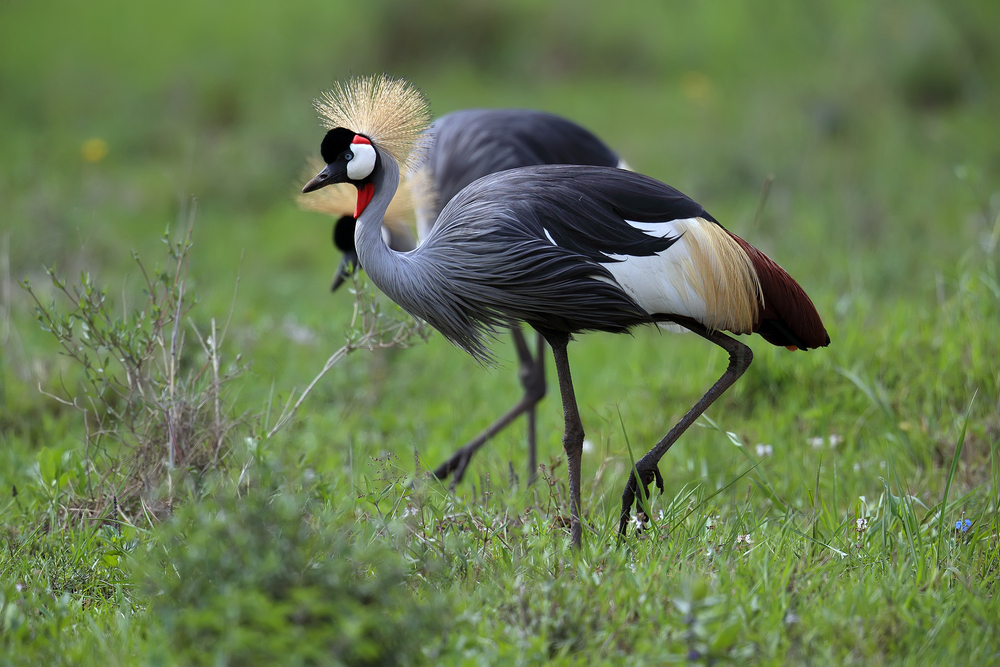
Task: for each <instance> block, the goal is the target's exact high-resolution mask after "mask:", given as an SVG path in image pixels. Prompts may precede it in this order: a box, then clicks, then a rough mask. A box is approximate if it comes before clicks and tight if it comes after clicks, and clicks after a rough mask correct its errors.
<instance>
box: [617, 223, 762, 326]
mask: <svg viewBox="0 0 1000 667" xmlns="http://www.w3.org/2000/svg"><path fill="white" fill-rule="evenodd" d="M626 222H627V223H628V224H629V225H631V226H632V227H634V228H635V229H638V230H641V231H642V232H644V233H646V234H648V235H649V236H651V237H654V238H664V237H666V236H673V237H680V238H678V240H677V241H676V242H675V243H674V244H673V245H672V246H670V247H669V248H667V249H666V250H663V251H661V252H659V253H657V254H655V255H649V256H648V257H635V256H632V255H609V256H610V257H612V258H613V259H615V260H619V261H616V262H609V263H607V264H603V266H604V268H606V269H607V270H608V271H610V272H611V274H612V275H613V276H614V277H615V280H617V281H618V284H619V285H621V287H622V288H623V289H624V290H625V292H626V293H627V294H628V295H629V296H631V297H632V298H633V299H635V301H636V303H638V304H639V305H640V306H641V307H642V308H643V309H644V310H645V311H646V312H648V313H650V314H651V315H655V314H666V315H683V316H685V317H690V318H692V319H694V320H697V321H698V322H700V323H702V324H704V325H705V326H706V327H709V328H710V329H715V330H727V331H733V332H736V333H749V332H751V331H752V330H753V327H754V325H755V323H756V319H757V312H758V299H759V294H760V285H759V282H758V280H757V274H756V272H755V271H754V269H753V265H752V264H751V263H750V259H749V257H747V256H746V253H745V252H743V250H742V248H740V247H739V245H738V244H737V243H736V242H735V241H733V240H732V239H731V237H729V236H728V234H726V232H725V230H723V229H722V228H721V227H719V226H718V225H716V224H714V223H712V222H709V221H707V220H703V219H702V218H686V219H681V220H671V221H669V222H635V221H632V220H626ZM665 328H666V327H665Z"/></svg>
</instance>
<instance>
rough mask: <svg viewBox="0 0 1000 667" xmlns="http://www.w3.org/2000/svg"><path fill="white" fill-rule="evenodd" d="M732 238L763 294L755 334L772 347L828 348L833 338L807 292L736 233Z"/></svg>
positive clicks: (731, 234)
mask: <svg viewBox="0 0 1000 667" xmlns="http://www.w3.org/2000/svg"><path fill="white" fill-rule="evenodd" d="M729 235H730V236H732V237H733V238H734V239H735V240H736V242H737V243H739V244H740V247H741V248H743V250H744V251H745V252H746V254H747V256H748V257H750V261H751V262H753V266H754V268H755V269H756V270H757V278H758V279H759V280H760V288H761V290H762V291H763V293H764V308H763V310H761V312H760V318H759V320H758V322H757V326H756V328H755V329H754V332H755V333H759V334H760V335H761V336H762V337H763V338H764V340H766V341H767V342H768V343H771V344H772V345H779V346H784V347H788V348H791V349H796V348H797V349H800V350H808V349H811V348H814V347H826V346H827V345H829V344H830V336H829V334H827V333H826V328H825V327H824V326H823V321H822V320H821V319H820V317H819V313H817V312H816V306H814V305H813V302H812V300H811V299H810V298H809V296H808V295H806V293H805V290H803V289H802V287H800V286H799V284H798V283H797V282H795V280H794V279H793V278H792V277H791V276H790V275H788V273H787V272H786V271H785V270H784V269H783V268H781V267H780V266H778V265H777V264H776V263H775V262H774V261H773V260H772V259H771V258H770V257H768V256H767V255H765V254H764V253H762V252H761V251H760V250H757V249H756V248H754V247H753V246H752V245H750V244H749V243H747V242H746V241H744V240H743V239H741V238H740V237H738V236H736V234H733V233H732V232H730V233H729Z"/></svg>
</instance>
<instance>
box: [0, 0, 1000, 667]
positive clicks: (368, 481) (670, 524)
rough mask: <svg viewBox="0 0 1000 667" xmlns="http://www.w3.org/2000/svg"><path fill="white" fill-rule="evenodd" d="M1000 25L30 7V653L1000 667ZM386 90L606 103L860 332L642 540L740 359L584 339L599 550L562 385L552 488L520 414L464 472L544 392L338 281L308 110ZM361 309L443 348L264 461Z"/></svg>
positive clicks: (318, 407)
mask: <svg viewBox="0 0 1000 667" xmlns="http://www.w3.org/2000/svg"><path fill="white" fill-rule="evenodd" d="M997 26H1000V5H997V4H996V3H991V2H972V1H965V2H930V1H927V0H916V1H911V2H902V1H892V2H882V3H874V2H862V1H860V0H850V1H846V2H844V1H841V2H826V3H811V4H810V3H803V4H802V5H801V6H799V5H793V4H789V3H781V2H763V3H752V4H747V3H737V2H731V1H729V0H726V1H724V2H720V3H675V2H670V3H662V2H639V3H633V5H630V9H628V10H627V11H623V10H614V11H611V10H610V9H609V6H608V5H607V3H599V2H584V3H568V2H560V3H551V4H548V5H543V4H541V3H533V2H527V1H526V0H512V1H510V2H487V1H485V0H483V1H480V0H471V1H470V0H433V1H431V2H425V3H404V2H392V1H390V0H378V1H377V2H372V3H369V4H368V5H358V4H357V3H344V2H340V1H339V0H338V1H335V2H327V3H322V4H317V3H309V2H301V1H298V0H294V1H291V2H285V3H242V4H239V5H236V4H235V3H196V2H191V1H189V0H182V1H180V2H177V3H168V4H161V5H156V6H154V5H144V4H142V3H132V4H130V5H124V4H122V3H111V2H95V3H85V4H81V3H70V2H56V3H27V2H7V3H4V4H3V5H2V6H0V124H2V127H3V128H4V131H3V132H0V156H2V159H0V216H2V218H0V219H2V220H3V224H2V225H0V665H2V664H24V665H34V664H51V665H61V664H67V665H68V664H102V665H117V664H121V665H133V664H151V665H154V664H155V665H164V664H167V665H169V664H233V665H237V664H262V665H263V664H287V665H305V664H351V665H355V664H357V665H368V664H371V665H389V664H456V665H459V664H461V665H466V664H543V663H554V664H575V663H584V662H586V663H593V664H614V665H619V664H636V665H639V664H663V663H665V662H680V663H685V662H686V663H690V664H719V663H735V664H806V663H809V664H838V665H840V664H864V665H868V664H942V663H945V664H992V663H993V662H996V661H998V659H1000V641H998V640H997V639H996V637H998V636H1000V606H998V603H997V598H996V595H995V593H996V587H997V585H998V583H1000V580H998V577H1000V571H998V569H1000V514H998V502H1000V498H998V489H1000V461H997V454H998V443H1000V391H998V385H1000V363H998V362H997V359H1000V334H998V333H997V331H998V324H1000V261H998V254H1000V249H998V248H1000V132H998V129H997V122H996V119H997V118H1000V89H998V88H997V85H996V83H997V81H1000V47H998V46H997V44H998V41H997V34H996V33H997ZM380 71H388V72H390V73H393V74H396V75H403V76H407V77H409V78H411V79H412V80H413V81H414V82H415V83H416V84H417V85H418V86H420V87H421V88H422V89H423V91H424V92H425V93H426V95H427V97H428V98H429V99H430V101H431V104H432V109H433V111H434V113H435V114H437V115H440V114H443V113H446V112H448V111H451V110H454V109H459V108H467V107H478V106H506V107H531V108H540V109H545V110H548V111H552V112H556V113H560V114H562V115H565V116H568V117H570V118H573V119H574V120H576V121H578V122H580V123H582V124H584V125H586V126H587V127H589V128H590V129H592V130H593V131H594V132H596V133H597V134H598V135H599V136H601V137H602V138H604V139H605V140H606V141H607V142H608V143H609V144H610V145H612V146H613V147H615V148H616V149H617V150H618V151H619V152H620V153H621V154H622V155H623V156H624V157H625V158H626V159H627V160H628V162H629V163H630V165H632V166H633V168H635V169H637V170H639V171H642V172H644V173H647V174H649V175H651V176H654V177H657V178H659V179H661V180H663V181H665V182H668V183H671V184H672V185H674V186H676V187H678V188H679V189H681V190H682V191H684V192H686V193H688V194H690V195H691V196H692V197H694V198H695V199H696V200H698V201H699V202H701V203H702V204H704V205H705V206H706V208H707V209H708V210H709V211H711V212H712V214H713V215H714V216H715V217H717V218H718V219H719V220H721V221H722V223H723V224H724V225H726V226H727V227H728V228H729V229H731V230H733V231H734V232H736V233H737V234H739V235H741V236H743V237H744V238H746V239H747V240H749V241H750V242H751V243H753V244H754V245H756V246H757V247H759V248H761V249H762V250H764V251H765V252H767V253H768V254H770V255H771V256H772V257H773V258H775V259H776V260H777V261H778V262H780V263H781V264H782V266H784V267H785V268H786V269H787V270H788V271H789V273H791V274H792V275H793V276H794V277H796V278H797V279H798V280H799V282H800V283H801V284H802V285H803V286H804V287H805V289H806V290H807V292H809V294H810V295H811V296H812V298H813V299H814V301H815V302H816V305H817V307H818V309H819V311H820V313H821V315H822V316H823V318H824V321H825V323H826V325H827V328H828V330H829V332H830V336H831V339H832V344H831V346H830V347H829V348H827V349H823V350H818V351H813V352H809V353H795V354H792V353H789V352H787V351H785V350H783V349H777V348H773V347H771V346H769V345H768V344H767V343H765V342H764V341H762V340H760V339H758V338H750V339H748V344H750V345H751V346H752V347H753V350H754V354H755V362H754V364H753V366H752V367H751V368H750V370H749V371H748V372H747V374H746V375H745V376H744V377H743V378H742V379H741V380H740V381H739V382H738V383H737V385H736V386H735V387H734V388H733V389H732V390H731V391H729V392H728V393H727V394H726V395H725V396H724V398H723V399H722V400H720V401H719V402H718V403H717V404H716V405H714V406H713V407H712V408H711V409H710V410H709V411H708V413H707V416H706V418H704V419H702V420H701V421H700V422H699V424H698V426H697V427H694V428H692V429H691V430H690V431H689V432H688V433H687V434H685V436H684V437H683V438H682V439H681V441H680V442H679V443H678V444H677V445H676V447H674V449H673V450H672V451H671V452H670V453H669V454H668V455H667V456H666V457H665V458H664V460H663V462H662V464H661V465H662V468H661V469H662V472H663V474H664V478H665V480H666V489H667V491H666V493H665V494H664V495H663V496H657V497H654V498H653V499H652V506H651V516H652V519H653V520H652V521H651V522H650V524H649V525H647V526H646V527H645V529H644V530H643V531H642V532H641V533H637V531H635V530H630V533H629V537H628V538H627V539H626V540H625V541H624V543H622V544H618V543H617V542H616V539H615V528H616V522H617V517H618V511H619V504H620V500H619V498H620V493H621V490H622V488H623V486H624V484H625V481H626V479H627V471H628V467H629V460H630V459H629V456H630V450H631V452H632V454H633V455H634V456H636V457H638V456H640V455H641V454H642V453H644V452H645V451H646V449H647V448H648V447H649V446H650V445H651V444H652V443H653V442H655V441H656V440H658V439H659V438H660V437H661V436H662V435H663V434H664V433H665V432H666V430H667V429H668V428H669V427H670V426H671V425H672V424H673V423H674V422H675V421H676V420H677V419H678V418H679V417H680V416H681V415H682V414H683V413H684V412H685V411H686V409H687V408H688V407H689V406H690V405H691V404H692V403H693V402H694V401H695V400H696V399H697V398H698V397H699V396H700V395H701V393H702V392H703V391H704V390H705V389H706V388H707V387H708V386H710V384H711V383H712V382H713V381H714V380H715V379H716V378H717V377H718V375H719V374H720V373H721V372H722V369H723V367H724V365H725V358H724V354H723V353H722V352H721V351H720V350H713V349H709V348H710V347H711V346H708V345H707V344H705V343H704V342H702V341H699V340H696V339H695V338H694V337H693V336H673V335H668V334H660V333H658V332H656V331H653V330H637V331H635V334H634V336H612V335H604V334H600V335H590V336H585V337H580V339H579V340H578V341H577V342H575V343H573V345H572V346H571V348H570V355H571V361H572V364H573V373H574V381H575V383H576V388H577V397H578V400H579V402H580V406H581V411H582V415H583V420H584V425H585V427H586V429H587V438H588V443H589V444H588V446H587V448H586V451H585V453H584V460H583V466H584V480H583V494H584V499H583V501H584V511H585V514H586V519H587V527H586V528H585V531H584V547H583V549H582V551H581V552H580V553H573V552H571V551H570V550H569V548H568V541H569V535H568V530H567V527H566V526H567V519H568V514H569V511H568V502H567V498H566V490H565V462H564V459H563V456H562V449H561V444H560V443H561V429H562V413H561V408H560V405H559V401H558V396H556V395H555V393H556V392H555V391H554V389H555V388H554V387H553V386H551V383H552V382H553V381H554V378H551V377H550V395H549V397H548V398H547V399H546V400H545V401H544V402H543V404H542V405H541V407H540V414H539V447H540V452H539V458H540V461H541V462H542V463H543V464H544V466H543V468H542V470H541V476H540V479H539V481H538V483H536V484H535V485H534V486H532V487H527V486H526V484H525V479H526V472H527V471H526V469H525V453H524V440H525V437H524V426H523V424H522V423H521V422H517V423H515V424H514V426H512V427H511V428H509V429H508V430H506V431H504V432H503V433H502V434H500V435H499V436H498V437H497V438H496V439H495V441H493V442H492V443H491V444H490V445H489V446H488V447H486V448H485V449H484V450H482V453H481V454H480V455H479V456H478V457H477V458H476V459H475V460H474V462H473V464H472V467H471V468H470V472H469V474H468V475H467V477H466V480H465V481H464V482H463V483H462V484H461V485H460V486H459V487H458V488H457V490H456V491H455V492H454V493H450V492H449V491H448V489H447V488H446V487H443V486H441V485H440V484H437V483H433V482H431V481H429V480H427V478H426V476H425V475H424V473H425V472H426V470H427V469H428V468H431V467H434V466H436V465H437V464H438V463H439V462H440V461H441V460H443V459H444V458H445V457H446V456H447V455H448V454H449V453H450V452H451V451H452V449H454V448H455V447H457V446H458V445H460V444H462V443H463V442H465V441H466V440H468V439H469V438H471V437H472V436H473V435H475V434H476V433H477V432H478V431H479V430H480V429H482V428H483V427H484V426H486V425H487V424H488V423H489V422H490V421H492V420H493V419H494V418H495V417H496V416H497V415H498V414H500V413H501V412H502V411H503V410H505V409H506V408H507V407H508V406H509V405H511V404H513V402H514V401H516V400H517V398H518V397H519V387H518V385H517V381H516V377H515V373H514V372H513V368H514V366H515V361H514V358H515V357H514V354H513V351H512V350H511V348H510V344H509V341H507V340H506V339H504V340H500V341H498V342H497V345H496V350H497V352H498V354H499V356H500V357H501V359H503V363H502V365H501V367H500V368H498V369H493V370H489V369H483V368H481V367H480V366H478V365H477V364H476V363H475V362H474V361H473V360H472V359H470V358H469V357H467V356H466V355H464V353H461V352H460V351H459V350H457V349H455V348H453V347H452V346H451V345H449V344H448V343H447V342H445V341H444V340H443V339H442V338H441V337H440V336H439V335H436V334H433V333H431V334H430V335H429V337H428V338H427V340H426V341H424V340H423V338H422V334H421V332H419V331H417V332H414V331H412V322H409V321H408V320H406V318H404V317H403V316H402V315H400V313H399V312H398V311H396V310H395V309H394V307H393V306H392V305H391V304H389V303H386V302H384V301H381V300H378V299H376V301H374V302H373V301H371V298H370V296H366V295H369V294H370V288H369V287H367V286H366V284H365V283H364V282H363V281H362V282H361V283H360V284H359V285H358V289H357V291H358V292H359V294H360V295H361V296H360V297H359V300H358V301H357V302H356V301H355V297H354V296H352V294H349V293H348V292H347V291H346V290H341V291H340V292H338V293H336V294H333V295H331V294H330V293H329V280H330V277H331V275H332V271H333V269H334V268H335V267H336V263H337V262H338V261H339V258H338V257H337V256H336V253H335V252H334V250H333V248H332V246H331V245H330V243H329V232H330V226H331V223H332V220H331V219H329V218H326V217H324V216H322V215H319V214H316V213H309V212H303V211H300V210H299V209H298V208H297V207H296V204H295V200H294V193H295V192H296V191H297V188H298V187H300V186H301V183H302V174H303V172H304V165H305V160H306V158H307V157H308V156H310V155H313V154H315V153H316V152H317V149H318V142H319V139H320V138H321V130H320V128H319V126H318V124H317V122H316V120H315V118H314V113H313V111H312V107H311V104H310V102H311V100H312V98H313V97H315V96H316V95H317V94H318V93H319V92H320V91H321V90H323V89H325V88H327V87H329V85H330V84H331V82H332V81H334V80H336V79H340V78H344V77H346V76H349V75H351V74H359V73H372V72H380ZM765 183H769V184H770V185H769V187H768V188H767V197H766V200H764V201H763V206H760V203H761V201H762V191H763V190H764V189H765V187H764V186H765ZM189 227H190V229H191V232H190V234H191V236H190V241H191V242H190V245H188V244H186V243H185V241H184V239H185V238H186V236H185V234H186V231H187V230H188V229H189ZM165 230H166V231H165ZM164 238H166V239H167V240H168V243H167V244H164V243H163V240H164ZM134 255H136V256H138V258H139V263H138V264H137V261H136V259H135V258H134ZM47 267H48V268H53V267H54V271H53V275H54V276H55V278H56V282H54V281H53V280H52V278H51V277H50V276H49V275H48V274H47V272H46V268H47ZM140 267H141V268H140ZM22 283H23V284H26V285H29V286H30V291H28V290H25V289H23V285H22ZM60 284H63V285H65V288H66V291H67V292H68V293H69V294H70V295H77V294H78V296H76V298H77V299H78V300H82V301H83V303H82V305H81V306H80V307H79V308H77V310H75V311H74V306H73V305H72V304H71V302H70V300H69V299H68V298H67V297H66V295H65V294H64V293H62V291H61V289H60V287H59V285H60ZM75 288H79V290H80V291H79V292H75V291H74V289H75ZM104 290H106V292H105V291H104ZM150 295H152V297H150ZM36 298H37V299H38V301H37V302H36V300H35V299H36ZM151 298H152V301H150V299H151ZM37 307H41V313H42V322H41V323H42V324H43V325H45V327H46V328H48V329H50V330H51V331H45V330H43V327H42V326H39V321H38V320H37V319H36V315H37V314H38V312H39V311H37V310H36V308H37ZM44 313H50V314H52V316H53V317H52V320H47V319H46V316H45V314H44ZM139 313H144V314H143V316H142V317H141V318H140V317H139V315H138V314H139ZM102 316H103V317H105V318H106V320H107V321H106V323H105V324H101V321H100V318H101V317H102ZM362 316H364V318H367V319H364V318H363V317H362ZM88 318H96V319H92V320H88ZM175 321H176V322H177V323H178V325H177V327H176V329H175V327H174V322H175ZM365 322H367V323H371V322H374V323H375V325H377V326H382V327H384V328H386V329H389V328H391V327H403V328H404V331H403V333H402V334H401V336H404V335H405V336H408V337H406V341H407V342H408V343H409V347H408V348H406V349H403V348H390V349H380V350H376V351H371V352H369V351H366V350H354V351H353V352H351V353H350V354H347V355H346V356H344V358H343V359H341V360H340V361H339V363H337V364H336V365H335V366H334V367H333V368H332V370H331V371H330V372H329V373H327V374H326V375H325V376H324V377H323V379H322V380H321V381H320V382H319V383H318V384H317V385H316V387H315V388H314V389H313V390H312V392H311V393H310V394H309V395H308V397H307V398H306V400H305V401H304V402H303V404H302V406H301V408H300V409H299V410H298V411H297V412H296V413H295V415H294V416H293V417H292V418H291V419H290V420H289V421H288V422H287V423H285V424H284V425H283V427H282V428H280V429H278V430H277V431H276V432H275V433H274V434H273V435H271V436H269V433H270V432H271V431H272V430H273V429H274V428H275V426H276V425H278V424H279V422H280V421H281V415H282V412H283V410H284V409H285V407H286V406H287V405H288V404H289V403H290V402H292V401H294V400H295V399H296V398H297V397H298V396H299V395H301V392H302V390H303V389H304V388H305V387H306V385H308V384H309V382H311V381H312V379H313V378H314V377H315V376H316V375H317V374H318V373H319V372H320V370H321V369H322V367H323V363H324V362H325V360H326V359H327V358H328V357H330V355H331V354H333V353H334V352H335V351H337V350H338V348H341V346H343V345H345V341H346V342H349V343H350V344H357V343H358V341H359V339H360V338H361V337H362V336H363V334H364V333H365V329H364V324H365ZM70 325H72V327H70ZM213 326H215V327H216V328H215V332H216V333H215V334H212V332H213ZM175 331H176V332H177V334H176V335H175ZM223 331H224V332H225V335H224V336H223ZM54 334H55V335H54ZM386 335H388V336H391V335H392V331H390V332H389V333H388V334H386ZM60 342H62V343H63V345H61V344H60ZM74 355H76V358H74ZM116 359H118V360H120V359H125V361H124V362H120V361H116ZM87 364H89V367H88V366H87ZM550 367H551V366H550ZM125 368H128V369H129V372H128V373H126V372H125ZM551 375H552V373H551V372H550V376H551ZM171 439H174V441H175V442H181V443H183V445H184V447H183V448H182V449H178V450H175V452H178V453H177V454H175V460H173V461H171V460H170V457H169V456H168V455H167V452H168V451H169V450H170V447H169V446H168V443H169V442H170V441H171ZM178 457H179V458H178ZM171 464H172V465H171Z"/></svg>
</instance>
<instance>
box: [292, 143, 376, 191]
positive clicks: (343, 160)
mask: <svg viewBox="0 0 1000 667" xmlns="http://www.w3.org/2000/svg"><path fill="white" fill-rule="evenodd" d="M320 154H321V155H322V156H323V161H324V162H325V163H326V166H324V167H323V169H321V170H320V172H319V173H318V174H316V176H314V177H313V179H312V180H310V181H309V182H308V183H306V184H305V186H304V187H303V188H302V192H303V193H306V192H312V191H314V190H319V189H320V188H322V187H326V186H327V185H333V184H334V183H351V184H352V185H355V186H356V187H357V188H358V189H359V190H360V189H361V187H362V186H363V185H364V184H365V183H366V182H367V181H368V180H369V179H370V178H371V175H372V174H373V173H374V171H375V165H376V164H378V160H379V157H378V153H377V152H376V151H375V147H374V146H372V142H371V140H370V139H369V138H368V137H366V136H364V135H363V134H356V133H354V132H352V131H351V130H348V129H346V128H343V127H335V128H333V129H332V130H330V131H329V132H327V133H326V136H325V137H323V143H322V145H321V146H320Z"/></svg>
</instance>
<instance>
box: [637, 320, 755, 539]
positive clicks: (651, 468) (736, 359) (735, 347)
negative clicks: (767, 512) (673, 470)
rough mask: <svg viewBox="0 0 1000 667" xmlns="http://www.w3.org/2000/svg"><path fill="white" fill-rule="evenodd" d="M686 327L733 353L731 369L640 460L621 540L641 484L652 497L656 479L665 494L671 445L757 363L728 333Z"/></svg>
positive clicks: (686, 324)
mask: <svg viewBox="0 0 1000 667" xmlns="http://www.w3.org/2000/svg"><path fill="white" fill-rule="evenodd" d="M681 324H682V325H683V326H684V327H686V328H688V329H690V330H691V331H693V332H694V333H696V334H698V335H699V336H701V337H702V338H704V339H705V340H708V341H711V342H713V343H715V344H716V345H718V346H719V347H721V348H722V349H724V350H725V351H726V352H728V353H729V366H728V367H727V368H726V372H725V373H723V374H722V377H721V378H719V380H718V381H717V382H716V383H715V384H714V385H712V388H711V389H709V390H708V392H706V393H705V395H704V396H702V397H701V399H700V400H699V401H698V402H697V403H695V404H694V407H692V408H691V409H690V410H688V413H687V414H686V415H684V416H683V417H682V418H681V420H680V421H679V422H677V424H676V425H675V426H674V427H673V428H672V429H670V432H669V433H667V434H666V435H665V436H663V439H662V440H660V441H659V442H658V443H656V445H655V446H654V447H653V448H652V449H650V450H649V452H647V453H646V455H645V456H643V457H642V458H641V459H639V460H638V461H636V464H635V471H633V472H632V473H631V474H630V475H629V478H628V484H626V485H625V491H624V493H622V515H621V521H620V522H619V524H618V533H619V537H624V536H625V531H626V529H627V528H628V520H629V517H630V516H631V512H632V504H633V503H634V502H635V501H636V495H637V492H638V490H639V482H640V481H641V482H642V488H643V489H644V490H645V491H646V495H647V497H648V495H649V493H648V491H649V483H650V482H652V481H653V480H654V479H655V480H656V486H657V487H659V489H660V493H663V477H662V476H661V475H660V470H659V468H658V467H657V464H658V463H659V461H660V459H661V458H662V457H663V455H664V454H666V453H667V450H668V449H670V446H671V445H673V444H674V443H675V442H676V441H677V438H679V437H680V436H681V434H682V433H684V431H686V430H687V429H688V427H689V426H691V424H693V423H694V422H695V421H696V420H697V419H698V417H700V416H701V415H702V413H703V412H705V410H707V409H708V406H710V405H712V403H714V402H715V401H716V400H717V399H718V398H719V397H720V396H722V394H723V393H724V392H725V391H726V390H727V389H729V387H731V386H732V385H733V383H734V382H736V380H738V379H739V378H740V376H741V375H743V373H744V372H745V371H746V369H747V368H749V367H750V362H751V361H753V352H752V351H751V350H750V348H749V347H747V346H746V345H744V344H743V343H741V342H739V341H738V340H736V339H735V338H730V337H729V336H727V335H726V334H724V333H722V332H719V331H709V330H708V329H706V328H705V327H704V326H702V325H701V324H698V323H696V322H682V323H681ZM636 472H638V473H639V480H636V478H635V473H636Z"/></svg>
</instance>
